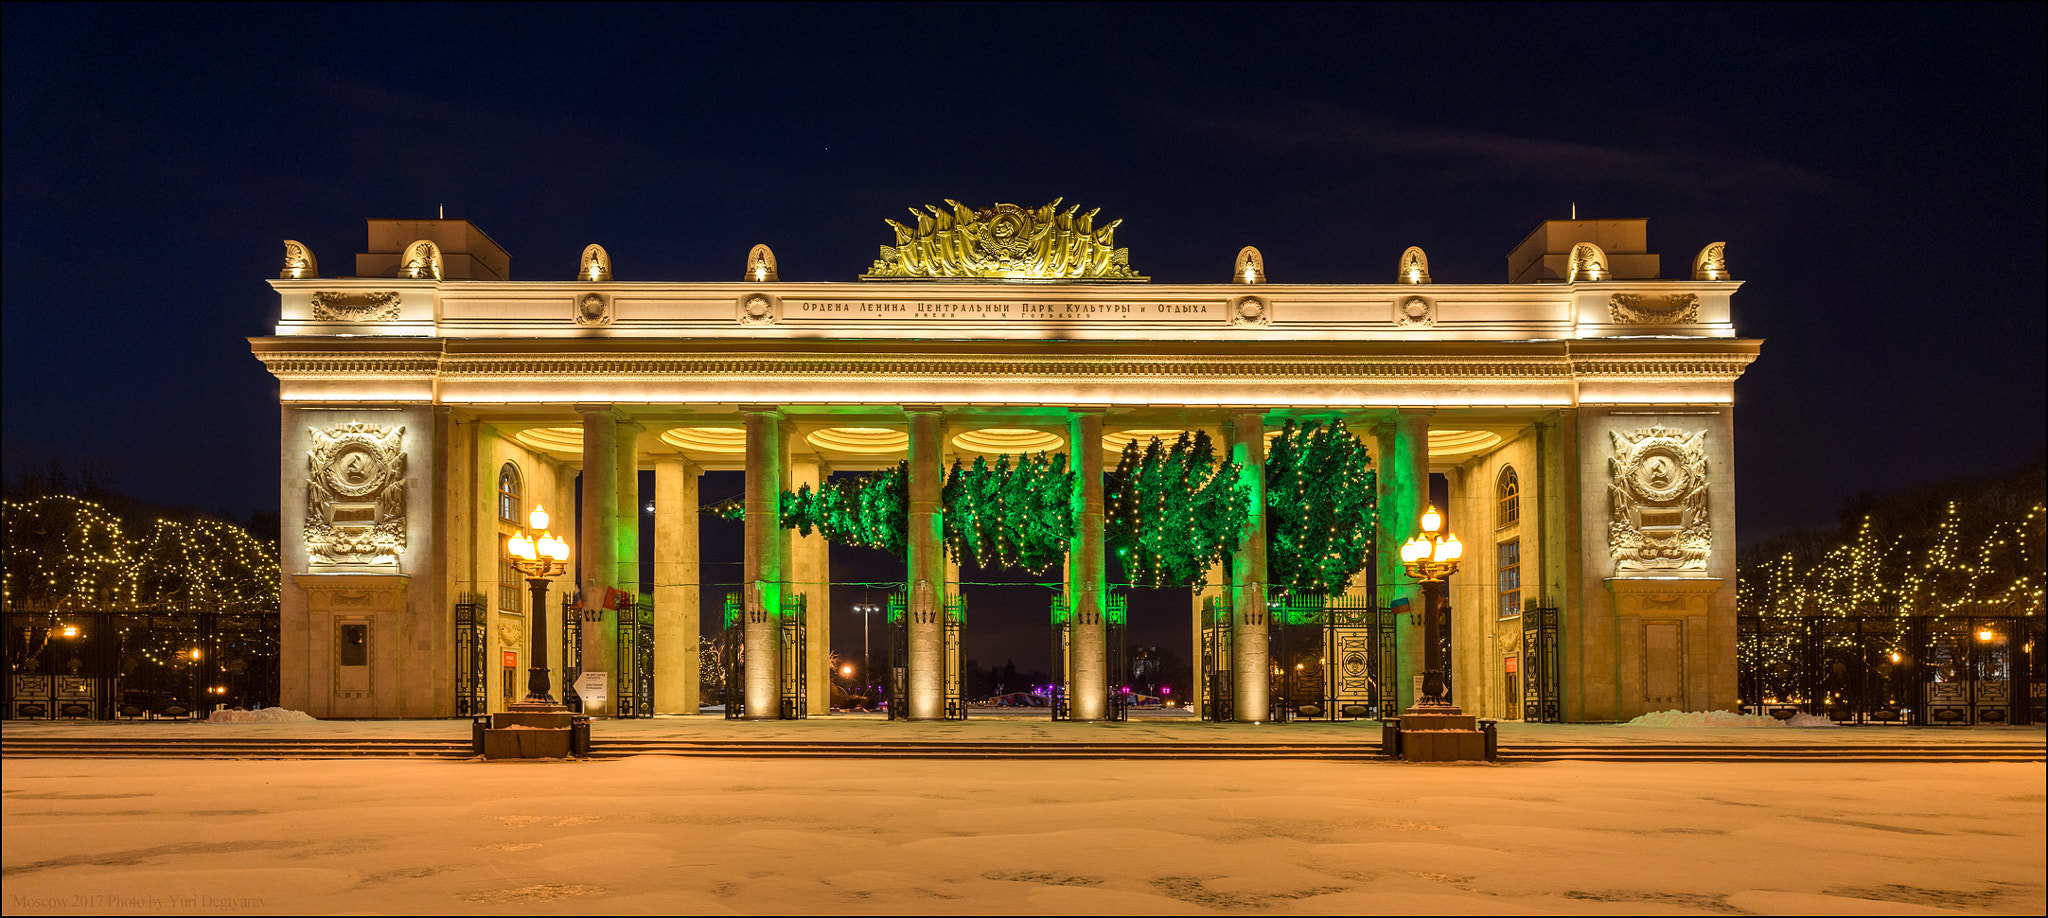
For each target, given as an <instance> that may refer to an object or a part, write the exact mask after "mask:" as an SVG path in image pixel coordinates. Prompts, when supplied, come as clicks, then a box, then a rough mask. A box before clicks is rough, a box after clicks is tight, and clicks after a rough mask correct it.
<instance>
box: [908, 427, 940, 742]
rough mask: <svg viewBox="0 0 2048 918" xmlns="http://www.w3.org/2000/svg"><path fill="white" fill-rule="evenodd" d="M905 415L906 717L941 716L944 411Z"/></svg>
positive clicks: (920, 718) (925, 718) (917, 718)
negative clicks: (907, 449) (907, 430)
mask: <svg viewBox="0 0 2048 918" xmlns="http://www.w3.org/2000/svg"><path fill="white" fill-rule="evenodd" d="M905 412H906V413H907V414H909V415H910V544H909V551H910V558H909V564H908V569H907V571H906V575H905V576H906V580H907V581H908V585H909V595H908V596H907V597H906V598H907V599H908V601H909V606H910V608H909V610H908V612H907V615H908V617H909V619H910V622H909V628H910V660H909V667H908V668H909V670H910V671H909V672H908V673H907V674H906V675H905V679H906V680H907V681H908V682H909V683H910V684H909V689H910V692H909V695H910V719H911V720H943V719H945V716H946V672H945V666H946V628H945V622H944V619H943V618H942V616H943V615H944V614H945V589H946V545H945V540H944V538H943V534H944V530H943V526H944V518H943V517H942V516H941V515H940V514H941V512H942V511H941V509H940V506H939V503H940V490H941V489H942V488H943V487H944V486H945V483H946V482H945V474H946V472H945V466H944V462H945V448H946V436H945V416H944V415H943V414H941V413H940V412H939V410H938V409H937V408H935V407H916V408H906V409H905Z"/></svg>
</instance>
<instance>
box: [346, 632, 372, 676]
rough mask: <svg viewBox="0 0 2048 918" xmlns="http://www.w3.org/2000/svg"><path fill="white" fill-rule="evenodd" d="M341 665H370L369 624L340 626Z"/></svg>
mask: <svg viewBox="0 0 2048 918" xmlns="http://www.w3.org/2000/svg"><path fill="white" fill-rule="evenodd" d="M341 665H343V666H368V665H370V626H368V625H343V626H341Z"/></svg>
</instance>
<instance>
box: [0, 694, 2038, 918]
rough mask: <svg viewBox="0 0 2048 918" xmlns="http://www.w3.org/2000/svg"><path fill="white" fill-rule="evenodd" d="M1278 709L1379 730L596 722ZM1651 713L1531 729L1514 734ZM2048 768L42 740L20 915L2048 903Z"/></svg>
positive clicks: (888, 728) (392, 728)
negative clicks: (761, 754) (722, 755)
mask: <svg viewBox="0 0 2048 918" xmlns="http://www.w3.org/2000/svg"><path fill="white" fill-rule="evenodd" d="M467 726H468V725H467V723H466V722H462V721H454V722H450V721H426V722H396V723H393V722H359V723H344V724H335V723H325V722H322V723H311V724H277V725H262V724H257V725H249V724H240V725H201V724H126V725H122V724H106V725H91V726H87V725H79V726H65V725H43V726H30V725H23V724H19V723H10V724H8V725H7V726H6V735H7V736H8V737H10V738H16V737H24V736H29V735H48V734H50V733H54V732H71V731H90V732H94V733H99V734H105V733H108V732H110V731H127V732H129V733H131V734H133V735H136V736H143V735H146V734H159V733H169V732H176V731H185V732H189V733H198V732H201V731H208V732H217V733H218V734H219V735H223V736H226V735H230V734H234V735H258V734H263V733H269V734H273V735H300V736H304V735H349V736H357V737H361V738H364V739H366V740H367V739H374V738H376V737H378V736H385V737H397V736H421V735H438V734H432V733H430V732H428V731H444V732H451V733H459V732H460V731H462V730H466V729H467ZM1370 726H1373V727H1374V728H1375V729H1376V725H1370ZM1280 730H1286V731H1288V734H1289V735H1300V734H1303V733H1314V734H1320V736H1319V737H1318V738H1319V739H1338V738H1343V737H1346V736H1355V737H1358V738H1359V739H1364V738H1365V737H1366V735H1367V731H1366V728H1365V726H1362V725H1357V724H1352V725H1344V724H1337V725H1286V726H1285V727H1272V726H1268V727H1251V726H1242V727H1240V726H1236V725H1203V724H1199V723H1186V722H1171V723H1168V722H1160V721H1142V722H1137V723H1133V724H1128V725H1122V726H1107V725H1085V724H1053V723H1048V722H1045V721H1039V720H1003V721H995V720H994V719H982V720H977V721H969V722H967V723H965V724H918V725H904V724H889V723H886V722H882V721H876V720H872V719H866V718H829V719H822V720H816V721H811V722H798V723H785V724H777V723H755V724H729V723H726V722H724V721H722V720H713V719H709V718H674V719H656V720H654V721H650V722H643V723H623V722H613V723H603V724H599V732H598V738H599V741H600V742H601V741H602V739H603V737H604V736H605V735H606V734H607V733H610V734H612V735H625V734H627V733H633V734H644V735H649V736H652V735H656V734H662V735H670V736H676V737H682V738H688V737H699V736H706V735H710V736H724V737H732V736H734V734H736V733H740V732H744V733H748V734H752V735H756V736H758V737H760V738H764V739H767V738H789V737H797V736H804V735H807V736H810V737H819V736H825V737H831V736H839V737H844V738H848V739H853V738H868V737H870V736H874V737H876V738H880V737H882V736H888V735H893V736H897V737H902V736H904V735H905V734H906V732H911V733H916V734H920V735H923V736H929V737H932V738H938V737H940V735H942V734H943V735H957V736H958V738H979V739H991V740H992V739H993V738H995V737H1009V738H1011V739H1014V740H1016V741H1028V740H1032V739H1034V738H1036V739H1037V740H1038V741H1044V740H1045V739H1046V738H1051V739H1052V740H1054V741H1058V740H1059V739H1060V738H1062V737H1072V738H1088V739H1092V738H1100V737H1113V738H1115V739H1117V740H1119V741H1142V740H1141V738H1143V737H1148V736H1149V737H1163V738H1166V739H1169V740H1170V739H1174V738H1181V737H1186V736H1192V735H1203V736H1204V738H1205V739H1210V740H1219V739H1225V738H1229V737H1243V738H1245V740H1246V741H1248V742H1255V741H1258V740H1260V739H1265V738H1270V737H1272V736H1274V735H1275V734H1276V733H1277V732H1278V731H1280ZM1347 731H1349V732H1348V733H1347ZM1644 734H1645V731H1644V730H1643V728H1633V729H1632V728H1627V727H1619V726H1608V727H1600V726H1544V725H1527V726H1524V725H1507V726H1506V735H1505V736H1504V738H1503V742H1510V741H1513V740H1514V739H1515V738H1517V737H1518V736H1521V737H1522V738H1523V739H1525V740H1526V739H1527V738H1528V737H1537V736H1543V737H1551V738H1554V739H1557V740H1558V741H1569V742H1595V741H1602V740H1605V739H1614V738H1622V739H1625V738H1628V737H1630V736H1633V737H1635V738H1636V741H1638V742H1644V741H1650V740H1646V739H1644V738H1643V737H1644ZM1715 734H1740V739H1741V740H1743V741H1745V742H1751V743H1754V742H1761V741H1767V740H1774V739H1777V738H1779V737H1783V738H1784V740H1783V741H1786V742H1793V741H1798V742H1806V743H1814V742H1822V741H1823V740H1821V739H1817V738H1816V737H1820V736H1824V737H1825V740H1824V741H1826V742H1837V743H1865V742H1876V741H1880V740H1882V741H1884V742H1891V743H1899V742H1911V741H1924V742H1930V743H1932V742H1943V741H1947V742H1954V741H1955V740H1956V739H1957V738H1960V737H1963V736H1964V735H1965V734H1967V735H1968V739H1969V741H1970V742H1985V741H1987V737H2004V738H2005V741H2010V742H2014V743H2021V744H2027V743H2031V744H2033V745H2034V746H2035V747H2036V748H2038V747H2039V745H2040V743H2041V740H2042V731H2041V730H2039V729H2018V728H2006V729H2004V730H1971V731H1939V730H1859V729H1833V730H1828V729H1818V730H1792V729H1789V728H1785V729H1770V728H1760V729H1726V728H1723V729H1721V730H1712V729H1668V730H1662V731H1656V732H1654V733H1651V734H1649V735H1650V737H1651V738H1652V739H1654V740H1658V741H1666V740H1668V741H1683V742H1699V741H1703V740H1704V739H1706V738H1707V737H1710V736H1711V735H1715ZM1075 741H1086V740H1085V739H1076V740H1075ZM2043 781H2044V766H2043V765H2042V764H2041V763H2040V762H1979V763H1961V764H1958V763H1923V762H1892V763H1835V762H1829V763H1806V762H1782V763H1781V762H1733V761H1731V762H1708V763H1628V764H1614V763H1599V762H1552V763H1545V764H1526V765H1505V766H1500V765H1460V766H1415V765H1403V764H1395V763H1375V762H1324V761H1257V760H1234V761H1180V760H1173V759H1160V760H1157V761H1148V760H1142V759H1140V760H1132V759H1125V760H1116V761H1105V760H1078V761H1077V760H1055V761H1042V760H1041V761H1020V760H1002V759H997V760H981V761H962V760H901V759H898V760H887V761H883V760H860V759H853V760H848V759H832V760H791V759H779V760H766V759H730V758H728V759H707V758H684V757H675V756H661V755H643V756H633V757H629V758H623V759H615V760H601V761H589V762H574V761H571V762H499V763H481V762H469V761H461V760H407V759H395V760H394V759H350V760H300V761H254V760H195V759H179V758H168V757H157V758H142V759H122V760H104V759H62V758H45V759H34V758H30V759H23V758H11V759H9V760H8V762H7V765H6V769H5V776H4V791H5V793H4V803H0V817H4V828H5V834H4V837H5V857H4V861H5V876H6V898H7V903H6V909H7V912H8V914H77V913H86V912H106V911H124V912H181V913H206V914H219V913H249V914H255V913H271V912H355V913H414V912H418V913H436V912H457V913H498V912H507V911H513V910H518V911H532V912H542V913H591V914H601V913H608V912H621V913H644V912H692V913H784V912H791V913H795V912H802V913H819V912H823V913H833V914H879V913H894V912H912V913H944V914H966V913H973V914H988V913H1006V914H1007V913H1076V912H1104V913H1109V912H1121V913H1126V914H1152V913H1173V914H1187V913H1209V912H1260V913H1274V914H1279V913H1297V912H1299V913H1332V914H1334V913H1422V912H1432V913H1441V914H1509V913H1529V914H1543V913H1565V912H1570V913H1597V914H1608V913H1611V914H1623V913H1629V914H1638V913H1653V914H1693V913H1704V914H1741V913H1762V914H1769V913H1816V912H1829V913H1858V914H1930V913H1942V912H1962V913H1978V914H2013V913H2035V914H2038V913H2040V912H2041V911H2042V908H2043V903H2044V891H2043V885H2042V876H2043V872H2044V863H2043V860H2044V855H2043V852H2044V841H2048V840H2044V838H2043V835H2044V831H2043V826H2044V817H2048V814H2044V801H2043Z"/></svg>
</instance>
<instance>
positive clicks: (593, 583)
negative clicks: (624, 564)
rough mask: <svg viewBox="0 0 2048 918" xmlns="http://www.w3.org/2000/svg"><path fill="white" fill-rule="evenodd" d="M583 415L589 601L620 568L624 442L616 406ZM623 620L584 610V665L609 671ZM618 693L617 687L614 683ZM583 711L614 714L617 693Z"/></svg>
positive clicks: (581, 538) (583, 538) (599, 596)
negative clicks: (621, 451)
mask: <svg viewBox="0 0 2048 918" xmlns="http://www.w3.org/2000/svg"><path fill="white" fill-rule="evenodd" d="M576 410H577V411H579V412H581V413H582V414H583V510H582V514H581V516H582V518H583V526H582V531H581V532H580V533H578V537H577V542H578V543H579V547H580V548H581V549H582V550H581V551H580V552H579V557H580V559H581V565H582V569H583V582H582V583H580V584H577V589H579V590H582V591H583V601H584V604H585V605H588V606H592V607H595V606H597V605H599V604H601V603H602V602H603V601H604V595H605V594H604V591H605V589H606V588H607V587H610V586H612V585H613V583H612V578H613V577H614V576H616V575H617V573H618V563H619V559H618V554H617V553H618V548H619V516H618V505H619V441H618V430H619V427H618V415H617V414H616V413H615V412H613V410H612V407H611V406H610V405H579V406H577V409H576ZM617 629H618V619H617V617H616V616H614V615H613V614H612V613H610V612H600V611H596V610H594V609H592V610H587V611H585V612H584V613H583V628H582V651H583V666H584V668H585V669H589V670H592V671H605V672H609V671H610V668H609V667H607V666H606V665H605V663H606V660H607V658H608V657H609V655H610V653H611V648H612V647H614V646H616V643H617V640H618V631H617ZM612 691H613V693H616V692H617V687H616V686H613V687H612ZM583 713H585V714H591V715H597V716H610V714H611V696H610V695H607V696H606V699H605V702H604V704H601V705H591V704H588V703H586V704H585V705H584V707H583Z"/></svg>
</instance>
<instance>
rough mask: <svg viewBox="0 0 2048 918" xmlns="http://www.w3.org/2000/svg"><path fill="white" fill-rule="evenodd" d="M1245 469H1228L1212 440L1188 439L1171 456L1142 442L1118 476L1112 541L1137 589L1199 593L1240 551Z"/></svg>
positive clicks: (1129, 449)
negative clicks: (1194, 588)
mask: <svg viewBox="0 0 2048 918" xmlns="http://www.w3.org/2000/svg"><path fill="white" fill-rule="evenodd" d="M1240 477H1241V475H1240V470H1239V468H1238V465H1237V463H1235V462H1229V461H1225V462H1223V463H1222V464H1221V465H1220V466H1219V465H1218V463H1217V460H1216V448H1215V447H1214V446H1213V445H1212V444H1211V443H1210V442H1209V435H1208V434H1207V433H1203V432H1199V431H1198V432H1196V433H1195V434H1194V435H1193V436H1192V437H1190V436H1189V435H1188V434H1187V433H1185V432H1183V433H1182V434H1181V435H1180V437H1179V439H1177V440H1175V441H1174V444H1173V446H1172V447H1171V448H1166V447H1162V445H1161V444H1160V442H1159V438H1157V437H1154V438H1152V440H1151V442H1150V443H1148V444H1146V446H1145V448H1144V449H1143V451H1140V450H1139V448H1138V443H1137V441H1136V440H1133V441H1131V442H1130V443H1128V444H1125V446H1124V454H1123V458H1122V460H1121V461H1119V462H1118V463H1117V466H1116V471H1114V472H1112V473H1110V476H1109V483H1108V487H1107V489H1106V491H1107V494H1106V495H1105V497H1106V498H1107V500H1106V501H1105V503H1106V505H1107V506H1106V507H1105V510H1106V511H1107V516H1108V519H1107V520H1105V524H1104V527H1103V529H1104V532H1103V535H1104V538H1105V539H1106V541H1107V542H1108V548H1109V550H1110V551H1113V552H1115V553H1116V554H1117V557H1119V558H1121V559H1122V560H1123V563H1124V572H1125V575H1126V576H1128V577H1129V578H1130V580H1131V582H1132V583H1135V584H1142V585H1145V586H1154V587H1168V586H1174V587H1177V586H1191V585H1194V584H1197V583H1201V582H1202V581H1203V579H1204V578H1205V577H1206V576H1207V574H1208V571H1209V568H1210V567H1211V566H1213V565H1215V564H1216V563H1218V562H1220V561H1221V560H1222V559H1223V555H1224V553H1225V552H1226V551H1228V550H1229V549H1230V547H1231V546H1233V545H1235V544H1236V542H1237V538H1238V533H1239V532H1241V531H1242V530H1243V528H1244V524H1245V521H1246V520H1247V519H1248V518H1249V517H1250V513H1251V498H1250V494H1249V493H1248V491H1247V489H1246V488H1245V487H1244V483H1243V482H1242V481H1240V480H1239V479H1240Z"/></svg>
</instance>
